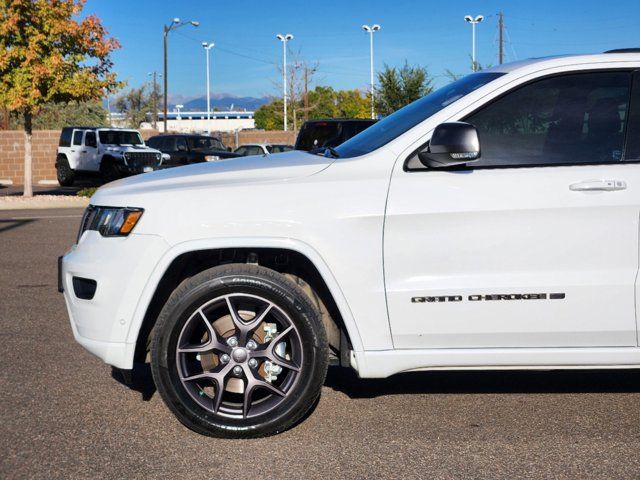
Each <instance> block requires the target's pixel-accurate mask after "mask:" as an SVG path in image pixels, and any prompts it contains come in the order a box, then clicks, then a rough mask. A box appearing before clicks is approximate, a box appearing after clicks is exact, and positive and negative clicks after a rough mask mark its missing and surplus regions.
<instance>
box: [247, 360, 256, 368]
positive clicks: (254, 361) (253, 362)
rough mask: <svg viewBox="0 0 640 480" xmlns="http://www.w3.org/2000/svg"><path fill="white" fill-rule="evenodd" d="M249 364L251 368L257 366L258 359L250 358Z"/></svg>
mask: <svg viewBox="0 0 640 480" xmlns="http://www.w3.org/2000/svg"><path fill="white" fill-rule="evenodd" d="M249 366H250V367H251V368H256V367H257V366H258V361H257V360H256V359H255V358H250V359H249Z"/></svg>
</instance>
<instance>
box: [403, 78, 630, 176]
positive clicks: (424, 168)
mask: <svg viewBox="0 0 640 480" xmlns="http://www.w3.org/2000/svg"><path fill="white" fill-rule="evenodd" d="M617 72H627V73H630V74H631V79H630V84H629V112H630V111H631V106H632V104H633V102H632V99H633V97H632V96H631V93H632V88H633V84H634V77H635V75H640V69H639V68H637V67H624V68H595V69H588V70H572V71H565V72H557V73H552V74H548V75H543V76H540V77H536V78H533V79H531V80H528V81H526V82H523V83H520V84H518V85H516V86H514V87H513V88H511V89H510V90H508V91H506V92H504V93H502V94H500V95H498V96H497V97H495V98H492V99H491V100H489V101H488V102H486V103H483V104H482V105H480V106H478V108H476V109H475V110H473V111H472V112H470V113H467V114H466V115H464V116H463V117H461V118H459V119H457V120H454V119H455V117H456V116H457V114H456V115H453V116H452V118H451V119H449V120H447V122H454V121H458V122H464V121H466V119H467V118H469V117H471V116H472V115H475V114H476V113H477V112H479V111H480V110H483V109H485V108H487V107H489V106H491V105H492V104H494V103H495V102H497V101H499V100H501V99H502V98H504V97H506V96H507V95H509V94H510V93H512V92H514V91H516V90H519V89H521V88H525V87H527V86H529V85H531V84H533V83H536V82H539V81H541V80H547V79H550V78H556V77H564V76H567V75H576V74H590V73H617ZM638 103H639V104H640V101H639V102H638ZM639 106H640V105H639ZM628 126H629V121H627V125H626V126H625V132H624V140H623V153H622V160H620V161H619V162H586V163H585V162H581V163H536V164H526V165H479V166H474V165H473V164H464V165H454V166H451V167H443V168H431V167H427V166H422V167H417V168H415V167H414V168H411V167H409V161H410V160H411V159H412V158H413V157H415V156H417V154H418V152H419V151H421V150H422V149H424V148H425V147H426V146H428V144H429V141H430V140H427V141H426V142H424V143H423V144H422V145H420V146H419V147H418V148H416V149H415V150H414V151H413V152H411V153H410V154H409V155H408V156H407V158H406V159H405V160H404V162H403V166H402V170H403V171H404V172H407V173H416V172H470V171H474V170H494V169H511V168H543V167H576V166H589V165H625V164H636V163H640V159H636V160H626V159H625V157H626V153H627V152H626V147H627V141H628V137H627V134H628ZM480 148H481V149H482V139H481V140H480ZM418 161H419V160H418Z"/></svg>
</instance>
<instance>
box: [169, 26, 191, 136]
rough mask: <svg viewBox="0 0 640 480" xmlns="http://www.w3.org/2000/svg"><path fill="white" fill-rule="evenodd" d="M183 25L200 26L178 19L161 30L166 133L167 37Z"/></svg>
mask: <svg viewBox="0 0 640 480" xmlns="http://www.w3.org/2000/svg"><path fill="white" fill-rule="evenodd" d="M184 25H192V26H194V27H197V26H198V25H200V22H196V21H194V20H191V21H189V22H182V21H181V20H180V19H179V18H174V19H173V20H171V23H170V24H169V25H165V26H164V27H163V28H162V49H163V53H164V55H163V57H164V58H163V60H164V62H163V64H164V65H163V67H164V119H163V120H164V132H165V133H167V89H168V78H167V36H168V35H169V32H170V31H171V30H175V29H176V28H180V27H183V26H184Z"/></svg>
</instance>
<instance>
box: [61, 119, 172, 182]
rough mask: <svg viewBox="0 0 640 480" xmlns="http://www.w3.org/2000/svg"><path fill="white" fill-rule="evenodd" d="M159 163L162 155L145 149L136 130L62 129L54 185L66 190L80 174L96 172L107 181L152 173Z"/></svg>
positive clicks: (151, 149)
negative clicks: (56, 183)
mask: <svg viewBox="0 0 640 480" xmlns="http://www.w3.org/2000/svg"><path fill="white" fill-rule="evenodd" d="M161 164H162V154H161V153H160V152H159V151H158V150H155V149H153V148H149V147H147V146H146V145H145V144H144V141H143V140H142V136H141V135H140V133H139V132H138V131H137V130H127V129H120V128H96V127H65V128H63V129H62V132H61V134H60V143H59V145H58V154H57V156H56V173H57V177H58V183H59V184H60V185H62V186H64V187H68V186H71V185H73V182H74V181H75V179H76V176H77V175H78V174H80V173H93V174H95V173H100V174H101V175H102V177H103V179H104V180H105V181H107V182H110V181H113V180H115V179H117V178H120V177H124V176H127V175H135V174H137V173H144V172H152V171H154V170H157V169H158V168H159V167H160V165H161Z"/></svg>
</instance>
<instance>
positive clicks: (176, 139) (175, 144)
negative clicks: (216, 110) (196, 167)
mask: <svg viewBox="0 0 640 480" xmlns="http://www.w3.org/2000/svg"><path fill="white" fill-rule="evenodd" d="M147 145H148V146H150V147H152V148H155V149H157V150H160V151H161V152H162V153H166V154H168V155H169V157H170V159H169V160H166V159H165V160H164V161H163V162H162V166H163V167H165V168H166V167H177V166H180V165H188V164H190V163H200V162H215V161H217V160H222V159H224V158H236V157H239V156H240V155H237V154H235V153H232V152H230V151H228V150H227V149H226V148H225V146H224V145H223V143H222V141H220V140H219V139H218V138H215V137H209V136H207V135H187V134H168V135H156V136H155V137H151V138H150V139H149V140H147Z"/></svg>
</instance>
